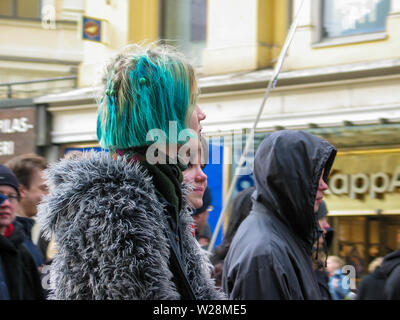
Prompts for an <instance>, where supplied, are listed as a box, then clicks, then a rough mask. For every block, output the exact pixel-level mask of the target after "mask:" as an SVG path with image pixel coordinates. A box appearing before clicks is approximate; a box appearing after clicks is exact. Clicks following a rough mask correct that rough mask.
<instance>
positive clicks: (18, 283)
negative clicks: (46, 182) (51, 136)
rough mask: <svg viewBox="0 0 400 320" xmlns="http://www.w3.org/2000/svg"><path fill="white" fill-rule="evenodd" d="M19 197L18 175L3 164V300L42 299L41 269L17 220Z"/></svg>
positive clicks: (0, 173) (0, 169)
mask: <svg viewBox="0 0 400 320" xmlns="http://www.w3.org/2000/svg"><path fill="white" fill-rule="evenodd" d="M19 199H20V187H19V182H18V179H17V177H16V176H15V175H14V173H13V172H12V171H11V170H10V169H9V168H7V167H6V166H4V165H0V300H42V299H44V293H43V289H42V286H41V281H40V275H39V271H38V269H37V266H36V264H35V261H34V260H33V258H32V255H31V254H30V253H29V251H28V249H27V248H26V246H25V245H24V241H25V237H26V235H25V232H24V229H23V226H22V225H21V224H20V223H18V222H17V221H15V217H16V213H17V208H18V203H19Z"/></svg>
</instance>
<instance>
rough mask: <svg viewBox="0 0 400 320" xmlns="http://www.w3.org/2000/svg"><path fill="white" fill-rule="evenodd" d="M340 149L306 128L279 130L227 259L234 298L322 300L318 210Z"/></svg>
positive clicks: (262, 157) (225, 281) (264, 150)
mask: <svg viewBox="0 0 400 320" xmlns="http://www.w3.org/2000/svg"><path fill="white" fill-rule="evenodd" d="M335 156H336V149H335V147H333V146H332V145H331V144H329V143H328V142H327V141H325V140H322V139H320V138H318V137H316V136H313V135H311V134H309V133H306V132H302V131H288V130H282V131H277V132H274V133H272V134H270V135H269V136H267V137H266V138H265V139H264V140H263V142H262V143H261V145H260V146H259V148H258V150H257V153H256V156H255V160H254V178H255V186H256V191H255V192H254V194H253V208H252V210H251V212H250V214H249V216H248V217H247V218H246V219H245V220H244V221H243V222H242V224H241V225H240V227H239V229H238V230H237V232H236V235H235V237H234V238H233V241H232V244H231V246H230V249H229V251H228V254H227V256H226V258H225V263H224V271H223V275H222V288H223V290H224V291H225V292H226V293H227V294H228V295H229V298H230V299H280V300H291V299H296V300H297V299H298V300H302V299H321V294H320V290H319V287H318V283H317V280H316V277H315V274H314V271H313V266H312V259H311V254H312V248H313V244H314V243H315V241H317V239H318V238H319V236H320V232H319V231H318V230H319V228H318V221H317V215H316V212H317V211H318V207H319V205H320V203H321V201H322V198H323V191H324V190H326V189H327V185H326V181H327V177H328V175H329V171H330V169H331V167H332V164H333V161H334V158H335Z"/></svg>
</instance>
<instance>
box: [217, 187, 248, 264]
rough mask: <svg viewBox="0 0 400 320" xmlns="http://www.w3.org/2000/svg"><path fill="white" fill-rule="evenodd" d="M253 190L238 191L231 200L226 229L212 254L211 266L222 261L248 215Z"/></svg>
mask: <svg viewBox="0 0 400 320" xmlns="http://www.w3.org/2000/svg"><path fill="white" fill-rule="evenodd" d="M255 189H256V188H255V187H250V188H247V189H244V190H242V191H240V192H239V193H238V194H237V196H236V197H235V199H234V200H233V203H232V210H231V214H230V216H229V223H228V228H227V229H226V233H225V235H224V239H223V240H222V243H221V244H220V245H219V246H218V247H217V248H215V251H214V254H213V256H212V257H211V262H212V263H213V264H216V263H218V262H221V261H224V259H225V256H226V254H227V253H228V250H229V247H230V245H231V242H232V239H233V237H234V236H235V233H236V231H237V229H238V228H239V226H240V224H241V223H242V222H243V220H244V219H245V218H246V217H247V216H248V215H249V213H250V210H251V206H252V204H253V203H252V201H251V195H252V194H253V192H254V190H255Z"/></svg>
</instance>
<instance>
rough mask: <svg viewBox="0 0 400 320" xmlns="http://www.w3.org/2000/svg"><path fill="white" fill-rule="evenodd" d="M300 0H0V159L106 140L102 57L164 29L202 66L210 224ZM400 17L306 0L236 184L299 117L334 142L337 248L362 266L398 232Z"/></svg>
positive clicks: (54, 155)
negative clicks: (99, 96)
mask: <svg viewBox="0 0 400 320" xmlns="http://www.w3.org/2000/svg"><path fill="white" fill-rule="evenodd" d="M300 3H301V1H300V0H0V162H1V163H3V162H5V161H6V160H7V159H9V158H11V157H14V156H16V155H19V154H23V153H27V152H36V153H38V154H40V155H42V156H44V157H46V159H47V160H48V161H49V162H53V161H57V160H58V159H60V158H62V157H63V156H64V155H65V154H66V153H67V152H69V151H71V150H77V149H78V150H83V149H96V150H99V146H98V144H97V138H96V114H97V105H96V91H97V90H98V88H99V79H100V76H101V72H102V70H103V67H104V63H105V62H106V61H107V60H108V59H109V58H110V57H112V56H113V55H115V54H116V53H117V52H118V51H119V50H120V49H121V48H122V47H123V46H125V45H127V44H131V43H138V42H141V43H142V42H152V41H156V40H161V41H163V42H165V43H169V44H171V45H174V46H177V47H178V48H179V49H180V50H181V51H182V52H184V53H185V54H186V56H187V57H188V58H189V59H190V60H191V61H192V63H193V64H194V65H195V66H196V69H197V73H198V75H199V83H200V89H201V95H200V99H199V105H200V107H201V108H202V109H203V111H204V112H205V113H206V115H207V118H206V120H205V121H204V122H203V127H204V129H203V134H204V135H205V137H206V138H207V139H208V141H209V151H210V159H212V161H211V160H210V163H209V164H207V166H206V167H205V172H206V173H207V174H208V182H209V186H210V188H211V190H212V194H213V210H212V211H211V212H210V215H209V224H210V226H211V229H212V231H214V229H215V224H216V222H217V220H218V217H219V214H220V212H221V209H222V204H223V200H224V197H225V196H226V194H227V191H228V189H229V186H230V182H231V181H232V177H233V174H234V172H235V168H236V165H237V161H238V159H239V157H240V154H241V152H242V149H243V146H244V145H245V140H246V137H247V135H248V133H249V129H250V128H251V127H252V126H253V122H254V120H255V118H256V115H257V112H258V109H259V107H260V105H261V101H262V98H263V96H264V93H265V90H266V87H267V85H268V82H269V80H270V78H271V75H272V71H273V67H274V66H275V63H276V62H277V58H278V56H279V53H280V51H281V48H282V45H283V43H284V41H285V38H286V35H287V32H288V29H289V27H290V25H291V23H292V21H293V19H294V16H295V14H296V12H297V8H298V7H299V4H300ZM396 30H397V31H396ZM398 30H400V0H305V3H304V6H303V7H302V11H301V17H300V23H299V25H298V28H297V30H296V33H295V35H294V39H293V42H292V44H291V46H290V48H289V51H288V55H287V58H286V60H285V63H284V65H283V69H282V72H281V74H280V76H279V79H278V82H277V86H276V88H275V89H274V90H272V92H271V95H270V97H269V99H268V101H267V104H266V106H265V108H264V112H263V113H262V116H261V119H260V122H259V124H258V127H257V132H256V137H255V140H254V146H253V149H252V150H251V152H249V154H248V156H247V163H246V168H247V169H246V170H245V171H246V172H242V175H241V176H240V178H239V179H238V182H237V185H236V186H235V193H237V192H238V191H240V190H242V189H244V188H247V187H249V186H251V185H253V178H252V173H251V162H252V160H253V158H254V150H256V148H257V146H258V144H259V143H260V141H261V140H262V139H263V138H264V137H265V136H266V135H268V134H269V133H271V132H273V131H275V130H281V129H301V130H305V131H308V132H311V133H313V134H315V135H318V136H320V137H322V138H324V139H326V140H328V141H329V142H331V143H332V144H334V145H335V146H336V147H337V148H338V151H339V152H338V156H337V158H336V162H335V164H334V167H333V171H332V173H331V177H330V180H329V190H328V192H327V194H326V196H325V200H326V204H327V207H328V210H329V215H328V218H329V222H330V224H331V226H332V227H333V228H334V230H335V237H334V240H333V245H332V248H331V253H332V254H335V255H339V256H341V257H342V258H344V259H346V262H347V263H351V264H353V265H355V266H356V270H357V272H358V274H357V275H358V276H360V275H362V274H363V273H366V272H367V266H368V264H369V262H371V261H372V260H373V259H374V258H375V257H377V256H383V255H385V254H387V253H389V252H391V251H393V250H396V249H397V248H398V247H399V245H400V73H399V71H400V33H399V32H398ZM228 213H229V212H228ZM228 219H229V214H228V215H227V216H226V218H225V221H224V227H225V226H226V225H227V221H228ZM223 229H224V228H221V230H220V233H219V235H218V237H217V241H216V245H218V244H219V243H220V241H221V239H222V237H223Z"/></svg>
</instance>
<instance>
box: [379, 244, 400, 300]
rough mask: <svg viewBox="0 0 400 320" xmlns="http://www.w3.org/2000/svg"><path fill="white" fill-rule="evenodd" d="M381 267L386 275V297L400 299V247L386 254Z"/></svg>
mask: <svg viewBox="0 0 400 320" xmlns="http://www.w3.org/2000/svg"><path fill="white" fill-rule="evenodd" d="M381 268H382V271H383V273H384V274H385V275H386V284H385V290H384V294H385V299H387V300H400V249H399V250H397V251H394V252H392V253H390V254H388V255H387V256H385V258H384V259H383V261H382V264H381Z"/></svg>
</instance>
